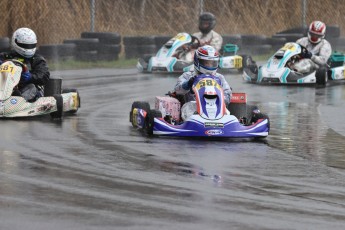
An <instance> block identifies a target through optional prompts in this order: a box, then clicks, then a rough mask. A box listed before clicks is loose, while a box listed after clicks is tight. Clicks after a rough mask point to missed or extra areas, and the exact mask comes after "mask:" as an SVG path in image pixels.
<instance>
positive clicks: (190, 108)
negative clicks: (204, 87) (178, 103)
mask: <svg viewBox="0 0 345 230" xmlns="http://www.w3.org/2000/svg"><path fill="white" fill-rule="evenodd" d="M196 75H197V74H196V72H195V71H189V72H184V73H183V74H182V75H181V76H180V77H179V78H178V80H177V84H176V85H175V88H174V91H175V92H176V94H177V95H185V99H184V102H185V104H184V105H183V106H182V108H181V117H182V119H183V120H185V119H186V118H188V117H189V116H190V115H192V114H193V113H194V112H195V111H196V104H195V95H194V94H193V93H192V92H191V90H190V89H186V88H184V87H183V85H184V84H183V83H184V82H186V81H188V80H189V79H190V78H192V77H194V76H196ZM215 76H216V77H218V78H219V79H220V82H221V87H222V88H223V92H224V100H225V104H226V105H228V104H229V103H230V99H231V95H232V91H231V88H230V86H229V83H228V82H227V81H226V80H225V77H224V76H223V75H222V74H220V73H216V74H215Z"/></svg>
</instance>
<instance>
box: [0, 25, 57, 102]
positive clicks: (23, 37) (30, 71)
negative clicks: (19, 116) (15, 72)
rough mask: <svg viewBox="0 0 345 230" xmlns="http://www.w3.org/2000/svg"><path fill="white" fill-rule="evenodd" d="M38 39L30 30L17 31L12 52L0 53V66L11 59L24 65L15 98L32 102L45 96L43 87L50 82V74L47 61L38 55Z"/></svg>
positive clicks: (12, 40)
mask: <svg viewBox="0 0 345 230" xmlns="http://www.w3.org/2000/svg"><path fill="white" fill-rule="evenodd" d="M36 44H37V38H36V34H35V32H34V31H32V30H31V29H29V28H19V29H17V30H16V31H15V32H14V33H13V35H12V39H11V51H10V52H4V53H0V64H1V63H2V62H4V61H6V60H9V59H16V60H18V61H21V62H22V63H24V64H25V65H26V66H27V68H23V71H22V74H21V79H20V81H19V84H18V89H17V90H15V91H14V92H13V94H12V95H13V96H22V97H23V98H25V100H26V101H29V102H32V101H35V100H36V99H37V98H39V97H41V96H43V86H44V85H45V84H46V83H47V82H48V80H49V78H50V73H49V69H48V65H47V62H46V60H45V59H44V58H43V57H42V56H40V55H38V54H36Z"/></svg>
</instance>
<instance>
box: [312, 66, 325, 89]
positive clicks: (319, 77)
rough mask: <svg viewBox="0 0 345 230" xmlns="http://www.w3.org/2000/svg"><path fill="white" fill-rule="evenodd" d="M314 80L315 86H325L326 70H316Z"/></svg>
mask: <svg viewBox="0 0 345 230" xmlns="http://www.w3.org/2000/svg"><path fill="white" fill-rule="evenodd" d="M315 78H316V84H317V85H322V86H325V85H326V84H327V80H328V76H327V70H326V68H325V67H321V68H319V69H318V70H316V73H315Z"/></svg>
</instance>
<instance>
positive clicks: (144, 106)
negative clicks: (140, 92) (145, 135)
mask: <svg viewBox="0 0 345 230" xmlns="http://www.w3.org/2000/svg"><path fill="white" fill-rule="evenodd" d="M135 108H137V109H143V110H145V111H146V112H149V111H150V104H149V103H148V102H146V101H135V102H133V104H132V108H131V111H130V112H129V122H131V123H132V125H133V127H135V125H134V123H133V109H135Z"/></svg>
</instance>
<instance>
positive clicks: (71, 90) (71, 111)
mask: <svg viewBox="0 0 345 230" xmlns="http://www.w3.org/2000/svg"><path fill="white" fill-rule="evenodd" d="M62 93H77V95H78V96H77V97H78V101H79V106H78V108H80V96H79V92H78V90H77V89H63V90H62ZM77 111H78V109H76V110H70V111H67V112H66V113H68V114H75V113H76V112H77Z"/></svg>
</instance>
